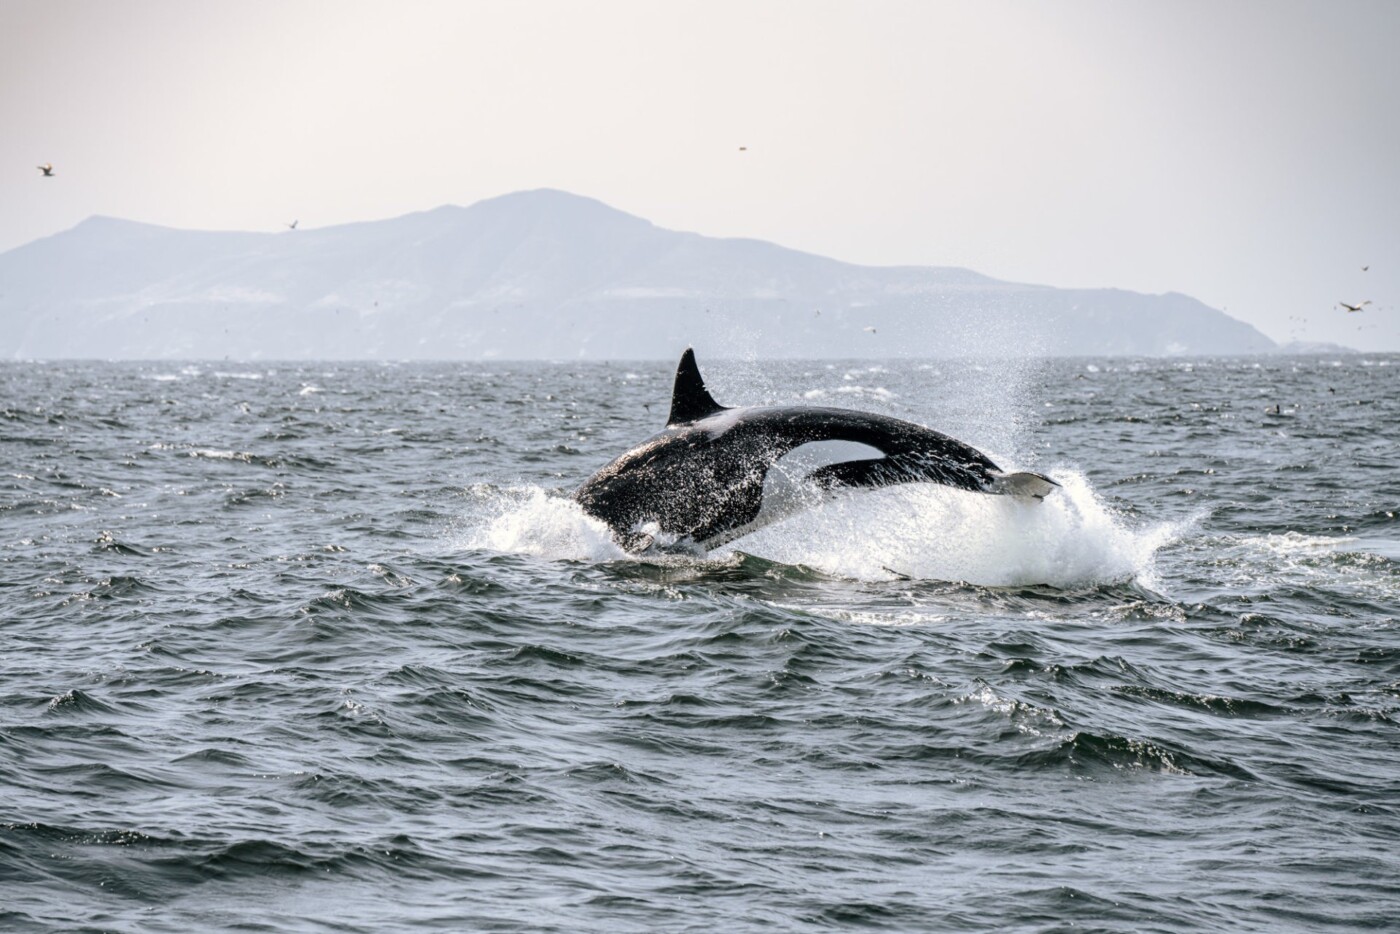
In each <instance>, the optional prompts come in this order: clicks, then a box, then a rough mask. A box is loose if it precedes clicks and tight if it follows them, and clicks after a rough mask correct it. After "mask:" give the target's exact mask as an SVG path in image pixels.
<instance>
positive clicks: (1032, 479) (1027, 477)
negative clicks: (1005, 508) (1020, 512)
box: [987, 471, 1060, 499]
mask: <svg viewBox="0 0 1400 934" xmlns="http://www.w3.org/2000/svg"><path fill="white" fill-rule="evenodd" d="M1059 486H1060V485H1059V484H1058V483H1056V482H1055V481H1054V480H1051V479H1050V478H1049V477H1042V476H1041V475H1040V474H1038V473H1001V472H999V471H995V472H993V473H992V483H991V486H989V487H988V488H987V492H988V493H1001V494H1005V495H1007V496H1026V497H1031V498H1033V499H1044V498H1045V497H1046V495H1047V494H1049V493H1050V492H1051V491H1053V490H1056V489H1059Z"/></svg>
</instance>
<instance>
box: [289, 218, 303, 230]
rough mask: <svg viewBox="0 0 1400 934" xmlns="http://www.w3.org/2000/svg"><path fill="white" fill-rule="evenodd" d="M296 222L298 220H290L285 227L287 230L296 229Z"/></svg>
mask: <svg viewBox="0 0 1400 934" xmlns="http://www.w3.org/2000/svg"><path fill="white" fill-rule="evenodd" d="M298 220H300V219H298ZM297 222H298V221H292V222H291V223H290V224H288V225H287V229H288V230H296V229H297Z"/></svg>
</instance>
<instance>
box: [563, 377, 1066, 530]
mask: <svg viewBox="0 0 1400 934" xmlns="http://www.w3.org/2000/svg"><path fill="white" fill-rule="evenodd" d="M899 483H941V484H945V485H947V486H952V487H957V488H958V489H961V490H972V491H975V492H979V493H999V494H1011V495H1014V496H1025V497H1033V498H1035V499H1040V498H1042V497H1044V496H1045V494H1047V493H1049V492H1050V491H1051V490H1053V489H1054V488H1055V487H1057V486H1059V484H1057V483H1056V482H1055V481H1053V480H1051V479H1049V478H1047V477H1042V476H1040V475H1039V474H1033V473H1012V474H1006V473H1002V472H1001V470H1000V469H999V468H998V467H997V465H996V464H994V463H992V461H991V460H990V459H989V458H987V457H986V455H984V454H982V453H981V452H980V451H977V450H975V449H974V448H971V447H968V446H967V445H966V444H963V443H962V442H961V441H957V440H955V439H953V438H950V437H948V436H947V435H944V434H940V433H939V432H936V431H934V430H932V429H931V428H924V427H923V426H922V425H915V424H914V423H913V422H906V421H903V420H902V419H898V418H890V417H889V416H886V415H875V414H873V413H870V412H856V411H852V410H850V409H832V408H821V407H816V406H785V405H784V406H757V407H753V408H726V407H725V406H722V405H720V404H719V403H717V402H715V400H714V399H713V398H711V397H710V394H709V392H708V391H707V390H706V389H705V381H704V379H702V378H701V376H700V369H699V367H698V366H696V363H695V354H694V352H693V351H691V350H689V349H687V350H686V352H685V353H684V354H682V355H681V362H680V366H679V367H678V368H677V370H676V385H675V389H674V391H673V393H672V395H671V415H670V418H668V419H667V420H666V428H665V429H664V430H663V431H662V432H661V433H660V434H657V435H653V436H652V437H650V438H648V439H647V440H645V441H643V442H642V443H641V444H639V445H637V446H636V447H634V448H632V449H631V450H630V451H628V452H626V453H625V454H623V455H622V456H620V457H618V458H617V459H616V460H614V461H613V462H612V463H610V464H608V465H607V466H606V467H604V468H603V469H601V470H599V471H598V472H597V473H595V474H594V475H593V476H591V477H589V478H588V480H586V481H585V482H584V484H583V485H582V486H580V487H579V488H578V490H577V491H575V493H574V499H575V500H577V501H578V503H579V504H580V505H581V506H582V507H583V509H584V511H585V512H587V513H588V514H589V515H592V516H595V517H597V518H598V519H601V520H603V521H604V522H606V523H607V524H608V526H609V528H611V529H612V532H613V537H614V538H615V539H617V542H618V544H620V545H621V546H622V547H623V548H625V549H626V550H628V551H630V552H635V553H640V552H644V551H648V550H651V549H660V550H683V551H707V550H709V549H711V548H717V547H719V546H720V545H723V544H725V543H727V542H731V541H733V540H734V539H736V538H738V537H740V536H741V535H747V534H748V533H749V532H753V531H755V530H757V529H759V528H762V527H763V526H765V525H767V524H769V523H770V522H773V521H775V520H776V519H780V518H782V517H783V516H785V515H789V514H791V513H792V512H794V511H796V510H797V509H801V508H803V507H805V506H811V505H815V504H816V503H818V502H820V500H821V498H822V495H823V494H825V493H829V492H831V491H834V490H839V489H844V488H848V487H882V486H893V485H895V484H899Z"/></svg>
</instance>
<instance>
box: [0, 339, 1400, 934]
mask: <svg viewBox="0 0 1400 934" xmlns="http://www.w3.org/2000/svg"><path fill="white" fill-rule="evenodd" d="M700 362H701V367H702V369H704V371H705V374H706V377H707V380H708V383H709V386H710V388H711V390H712V391H713V392H714V394H715V396H716V397H717V398H718V399H719V400H720V401H721V402H725V403H729V404H748V403H760V402H767V403H777V402H791V403H793V404H804V403H813V402H816V403H820V404H824V405H844V406H848V407H854V408H865V409H870V410H873V411H879V412H884V413H888V414H893V415H897V416H900V417H904V418H910V419H913V420H915V421H919V422H921V423H924V424H927V425H930V426H932V427H935V428H938V429H940V430H943V431H945V432H948V433H950V434H953V435H955V436H956V437H959V438H961V439H963V440H965V441H967V442H969V443H972V444H974V445H976V446H978V447H980V448H981V449H983V450H985V451H986V452H987V453H989V454H990V455H991V456H992V457H993V458H994V459H996V460H997V461H998V462H999V463H1001V464H1002V466H1004V467H1007V468H1008V469H1011V468H1015V469H1034V470H1039V471H1042V472H1048V473H1049V474H1050V475H1052V476H1054V477H1055V478H1057V479H1058V480H1059V481H1060V482H1061V483H1062V484H1063V488H1062V489H1061V490H1060V491H1057V492H1056V493H1054V494H1053V495H1052V496H1051V497H1049V498H1047V499H1046V501H1045V502H1043V503H1040V504H1038V505H1036V504H1032V503H1025V502H1016V501H1012V500H1010V499H1009V498H1002V497H985V496H978V495H974V494H968V493H961V492H957V491H950V490H944V489H940V488H935V487H924V486H917V487H906V488H900V489H893V490H884V491H876V492H865V493H859V494H851V495H849V496H847V497H844V498H841V499H838V500H837V501H835V502H832V503H830V504H828V505H827V506H824V507H822V508H821V509H818V510H816V511H814V512H810V513H806V514H803V515H800V516H797V517H794V518H793V519H791V520H789V521H787V522H785V523H782V524H780V525H778V526H774V527H771V528H769V529H767V530H764V531H762V532H760V533H758V534H756V535H754V536H752V537H750V538H746V539H740V540H739V541H737V542H735V543H734V544H733V545H732V546H729V547H728V548H726V549H725V550H723V551H722V552H721V553H719V554H716V555H711V556H710V557H709V558H708V559H706V560H699V559H679V558H672V559H667V560H652V561H644V560H636V559H631V558H628V557H627V556H625V555H623V554H622V553H620V552H618V551H617V549H616V548H615V546H613V544H612V543H611V541H610V539H609V537H608V535H607V534H606V532H605V531H604V530H602V529H601V528H600V527H598V526H597V525H596V524H595V523H593V522H591V521H589V520H587V519H585V518H584V517H583V516H582V515H581V514H580V513H579V511H578V510H577V508H576V507H575V506H574V505H573V504H572V502H571V501H570V500H569V499H568V496H567V494H568V492H569V491H570V490H571V489H572V488H574V487H575V486H577V484H578V483H579V482H581V481H582V480H583V479H584V478H585V477H587V476H588V475H589V473H591V472H592V471H593V470H594V469H596V468H597V467H599V466H601V465H602V464H604V463H605V462H607V461H608V460H610V459H611V458H612V457H613V456H615V455H616V454H618V453H620V452H621V451H622V450H624V449H625V448H626V447H628V446H630V445H631V444H633V443H635V442H636V441H638V440H641V439H642V438H644V437H646V436H647V435H649V434H651V433H652V432H653V431H655V430H656V429H658V428H659V427H660V424H661V422H662V421H664V413H665V411H666V409H667V406H668V401H669V396H670V382H671V378H672V374H673V372H674V370H673V364H670V363H664V362H647V363H629V364H615V365H614V364H555V365H547V364H506V363H495V364H487V365H483V364H459V365H419V364H402V365H379V364H350V365H346V364H310V365H307V364H296V365H293V364H234V363H223V364H215V363H195V364H189V365H181V364H164V363H151V364H103V363H8V364H3V365H0V929H4V930H7V931H130V932H137V931H139V932H153V931H170V932H175V931H179V932H185V931H192V930H240V931H277V932H283V931H286V932H320V931H342V932H352V931H353V932H360V931H363V932H384V931H431V930H443V931H457V930H479V931H560V932H564V931H568V932H574V931H597V932H616V931H639V932H640V931H759V930H763V931H771V930H787V931H817V930H847V929H857V928H860V929H873V930H890V931H914V930H920V931H932V930H948V931H976V930H985V931H1052V930H1055V931H1058V930H1064V929H1068V928H1075V929H1082V930H1102V931H1221V930H1230V931H1288V930H1298V931H1304V930H1307V931H1315V930H1338V931H1341V930H1368V929H1369V930H1381V929H1388V930H1395V929H1396V925H1397V920H1396V919H1397V918H1400V618H1398V617H1400V525H1397V521H1396V512H1397V509H1400V471H1397V469H1396V463H1397V459H1400V379H1397V377H1400V357H1395V356H1378V355H1355V356H1339V357H1328V356H1321V357H1297V358H1287V357H1283V358H1277V357H1274V358H1250V359H1198V360H1168V361H1160V360H1126V359H1125V360H1113V359H1104V360H1057V361H1046V362H1038V363H1017V364H998V363H992V362H984V363H980V364H978V363H969V362H947V361H937V362H919V361H890V362H887V363H884V364H880V365H871V364H869V363H860V364H845V363H834V364H828V363H784V364H766V363H762V362H757V361H720V360H709V361H707V360H706V359H705V358H704V356H703V355H702V358H701V361H700Z"/></svg>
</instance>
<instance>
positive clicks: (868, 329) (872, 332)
mask: <svg viewBox="0 0 1400 934" xmlns="http://www.w3.org/2000/svg"><path fill="white" fill-rule="evenodd" d="M865 330H867V331H869V332H870V333H871V334H874V333H875V329H874V328H866V329H865Z"/></svg>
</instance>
